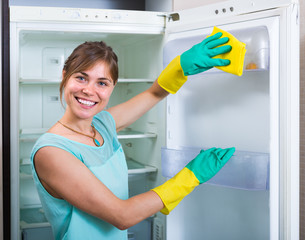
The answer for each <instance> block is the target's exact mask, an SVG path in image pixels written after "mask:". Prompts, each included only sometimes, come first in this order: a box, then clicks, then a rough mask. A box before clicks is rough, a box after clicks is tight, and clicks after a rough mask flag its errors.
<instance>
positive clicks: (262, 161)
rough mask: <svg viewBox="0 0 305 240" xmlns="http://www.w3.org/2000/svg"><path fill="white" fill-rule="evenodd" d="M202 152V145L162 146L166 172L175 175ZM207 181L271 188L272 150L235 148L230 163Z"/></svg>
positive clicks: (225, 184)
mask: <svg viewBox="0 0 305 240" xmlns="http://www.w3.org/2000/svg"><path fill="white" fill-rule="evenodd" d="M199 152H200V149H198V148H180V149H168V148H162V149H161V159H162V175H163V176H164V177H168V178H171V177H173V176H174V175H175V174H176V173H178V172H179V171H180V170H181V169H182V168H183V167H185V165H186V164H187V163H188V162H189V161H191V160H192V159H194V158H195V157H196V156H197V155H198V154H199ZM206 184H212V185H219V186H224V187H230V188H238V189H244V190H268V189H269V154H267V153H258V152H247V151H235V153H234V155H233V156H232V158H231V159H230V160H229V161H228V162H227V164H226V165H225V166H224V167H223V168H222V169H221V170H220V171H219V172H218V173H217V174H216V175H215V176H214V177H213V178H212V179H210V180H209V181H207V182H206Z"/></svg>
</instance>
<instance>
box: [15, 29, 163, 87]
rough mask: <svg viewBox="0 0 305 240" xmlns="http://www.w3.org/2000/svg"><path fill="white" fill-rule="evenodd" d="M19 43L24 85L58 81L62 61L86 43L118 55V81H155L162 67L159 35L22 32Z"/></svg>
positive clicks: (88, 31)
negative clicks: (102, 45) (95, 43)
mask: <svg viewBox="0 0 305 240" xmlns="http://www.w3.org/2000/svg"><path fill="white" fill-rule="evenodd" d="M19 41H20V50H19V51H20V60H19V61H20V65H19V67H20V75H19V78H20V81H21V82H23V83H30V82H37V81H46V82H50V81H52V82H54V81H57V82H59V81H60V78H61V75H62V69H63V66H64V62H65V59H67V58H68V56H69V55H70V54H71V53H72V51H73V49H74V48H75V47H77V46H78V45H80V44H82V43H84V42H86V41H104V42H106V44H108V45H109V46H111V47H112V49H113V50H114V52H115V53H116V54H117V56H118V65H119V78H121V79H155V78H156V76H157V74H159V73H160V71H161V68H162V63H161V60H162V44H163V34H160V33H158V34H157V33H156V34H147V33H143V34H138V33H113V32H111V33H109V32H90V30H88V29H85V32H72V31H70V32H69V31H64V32H63V31H39V30H21V31H20V34H19ZM156 49H157V50H156ZM158 60H159V61H158ZM143 63H144V64H143ZM123 81H124V80H123Z"/></svg>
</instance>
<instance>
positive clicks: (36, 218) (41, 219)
mask: <svg viewBox="0 0 305 240" xmlns="http://www.w3.org/2000/svg"><path fill="white" fill-rule="evenodd" d="M48 226H50V223H48V221H47V219H46V217H45V215H44V211H43V209H42V208H41V206H40V207H33V208H21V209H20V227H21V229H26V228H36V227H48Z"/></svg>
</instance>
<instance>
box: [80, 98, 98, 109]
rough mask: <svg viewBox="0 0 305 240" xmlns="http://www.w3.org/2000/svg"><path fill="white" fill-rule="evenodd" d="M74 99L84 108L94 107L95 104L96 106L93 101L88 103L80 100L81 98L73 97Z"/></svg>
mask: <svg viewBox="0 0 305 240" xmlns="http://www.w3.org/2000/svg"><path fill="white" fill-rule="evenodd" d="M75 99H76V100H77V101H78V102H79V103H80V104H82V105H84V106H87V107H92V106H94V105H95V104H97V102H93V101H90V100H86V99H82V98H79V97H75Z"/></svg>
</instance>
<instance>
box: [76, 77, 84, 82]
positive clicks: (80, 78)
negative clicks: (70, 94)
mask: <svg viewBox="0 0 305 240" xmlns="http://www.w3.org/2000/svg"><path fill="white" fill-rule="evenodd" d="M76 78H77V79H78V80H81V81H84V80H85V78H84V77H82V76H77V77H76Z"/></svg>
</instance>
